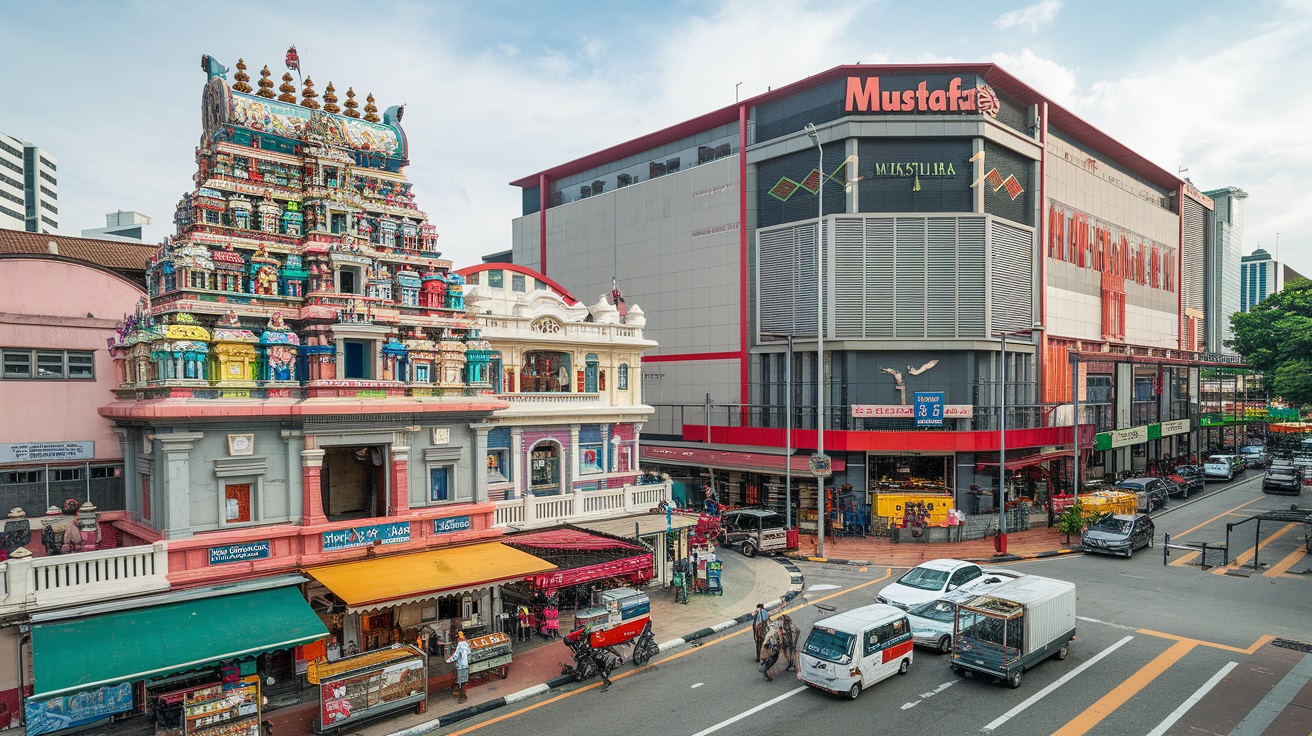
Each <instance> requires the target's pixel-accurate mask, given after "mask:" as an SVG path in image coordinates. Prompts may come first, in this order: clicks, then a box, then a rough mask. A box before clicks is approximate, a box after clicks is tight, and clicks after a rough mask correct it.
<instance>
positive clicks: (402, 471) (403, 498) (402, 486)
mask: <svg viewBox="0 0 1312 736" xmlns="http://www.w3.org/2000/svg"><path fill="white" fill-rule="evenodd" d="M409 467H410V448H409V447H399V446H396V445H393V446H392V479H391V482H392V515H396V514H404V513H405V512H407V511H409V510H410V484H409V477H410V476H409V473H408V469H409Z"/></svg>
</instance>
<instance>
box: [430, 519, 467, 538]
mask: <svg viewBox="0 0 1312 736" xmlns="http://www.w3.org/2000/svg"><path fill="white" fill-rule="evenodd" d="M473 528H474V522H473V521H471V520H470V518H469V517H468V516H448V517H446V518H445V519H433V533H434V534H450V533H451V532H467V531H469V530H470V529H473Z"/></svg>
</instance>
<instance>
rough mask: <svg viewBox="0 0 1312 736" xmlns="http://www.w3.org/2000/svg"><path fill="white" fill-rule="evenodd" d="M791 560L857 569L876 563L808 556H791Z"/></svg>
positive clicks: (789, 557)
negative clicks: (847, 566)
mask: <svg viewBox="0 0 1312 736" xmlns="http://www.w3.org/2000/svg"><path fill="white" fill-rule="evenodd" d="M788 559H790V560H801V561H802V562H823V563H824V564H826V565H853V566H855V567H868V566H870V565H872V564H874V563H872V562H871V561H870V560H836V559H834V558H832V557H807V556H806V555H789V556H788Z"/></svg>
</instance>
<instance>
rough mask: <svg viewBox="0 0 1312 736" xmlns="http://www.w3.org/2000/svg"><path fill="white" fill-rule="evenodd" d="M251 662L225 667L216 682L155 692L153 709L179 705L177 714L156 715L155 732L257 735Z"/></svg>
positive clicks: (256, 680)
mask: <svg viewBox="0 0 1312 736" xmlns="http://www.w3.org/2000/svg"><path fill="white" fill-rule="evenodd" d="M254 664H255V663H254V662H248V663H247V665H246V666H243V667H240V668H239V667H237V666H233V667H225V668H224V672H223V679H222V680H221V681H220V682H213V683H209V684H206V685H201V686H199V687H192V688H188V689H186V690H181V691H175V692H171V693H164V694H162V695H160V696H158V697H157V698H156V701H155V702H156V705H155V707H156V708H157V709H159V710H161V711H165V710H172V709H180V710H181V713H180V716H181V717H180V718H178V719H177V720H176V721H175V720H172V719H169V720H165V719H156V724H157V727H156V729H155V734H156V736H260V677H259V675H257V674H255V668H254ZM242 672H247V673H248V674H245V675H242V674H241V673H242Z"/></svg>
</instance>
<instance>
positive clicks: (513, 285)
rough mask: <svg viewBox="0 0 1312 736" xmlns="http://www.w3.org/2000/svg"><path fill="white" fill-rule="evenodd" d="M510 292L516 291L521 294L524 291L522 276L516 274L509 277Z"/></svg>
mask: <svg viewBox="0 0 1312 736" xmlns="http://www.w3.org/2000/svg"><path fill="white" fill-rule="evenodd" d="M510 290H511V291H517V292H519V293H521V294H522V293H524V291H526V288H525V285H524V276H523V274H518V273H517V274H514V275H513V276H511V277H510Z"/></svg>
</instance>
